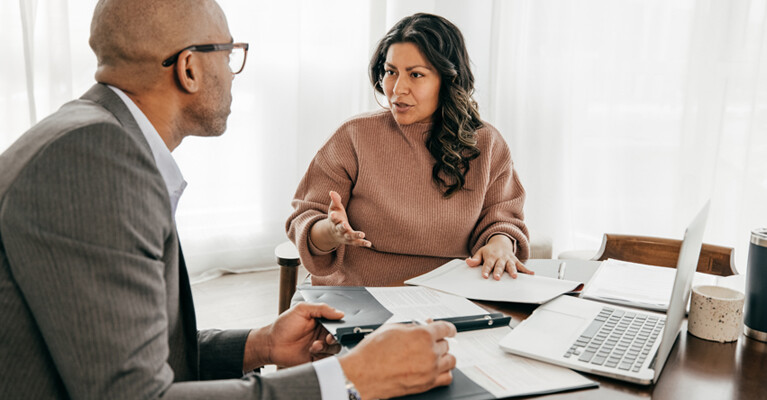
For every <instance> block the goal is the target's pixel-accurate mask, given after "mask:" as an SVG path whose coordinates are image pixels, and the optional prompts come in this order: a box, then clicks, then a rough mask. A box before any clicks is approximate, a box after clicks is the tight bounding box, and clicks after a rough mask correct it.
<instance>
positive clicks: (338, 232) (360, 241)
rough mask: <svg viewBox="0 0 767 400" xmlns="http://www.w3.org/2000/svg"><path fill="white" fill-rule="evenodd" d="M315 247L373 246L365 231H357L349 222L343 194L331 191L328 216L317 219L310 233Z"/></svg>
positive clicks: (324, 249)
mask: <svg viewBox="0 0 767 400" xmlns="http://www.w3.org/2000/svg"><path fill="white" fill-rule="evenodd" d="M309 235H310V236H311V241H312V243H313V244H314V246H315V247H317V248H318V249H320V250H322V251H331V250H333V249H335V248H336V247H338V246H339V245H342V244H345V245H351V246H362V247H371V246H372V243H370V241H369V240H365V233H364V232H361V231H355V230H354V229H352V226H351V225H350V224H349V218H348V216H347V215H346V209H345V208H344V205H343V203H342V202H341V195H339V194H338V193H336V192H335V191H332V190H331V191H330V206H329V207H328V217H327V218H325V219H323V220H320V221H317V222H316V223H315V224H314V225H313V226H312V229H311V231H310V233H309Z"/></svg>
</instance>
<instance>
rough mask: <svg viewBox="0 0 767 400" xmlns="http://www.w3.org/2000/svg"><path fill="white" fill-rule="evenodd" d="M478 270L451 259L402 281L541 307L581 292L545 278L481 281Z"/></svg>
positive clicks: (572, 284)
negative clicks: (539, 305) (557, 298)
mask: <svg viewBox="0 0 767 400" xmlns="http://www.w3.org/2000/svg"><path fill="white" fill-rule="evenodd" d="M478 268H479V267H477V268H471V267H469V266H468V265H467V264H466V262H465V261H463V260H458V259H456V260H452V261H450V262H448V263H446V264H444V265H442V266H441V267H439V268H437V269H435V270H432V271H430V272H427V273H425V274H423V275H420V276H417V277H415V278H413V279H409V280H407V281H405V284H407V285H417V286H425V287H429V288H432V289H436V290H441V291H443V292H448V293H453V294H456V295H459V296H463V297H466V298H468V299H473V300H488V301H507V302H512V303H530V304H543V303H545V302H547V301H549V300H551V299H553V298H555V297H557V296H559V295H561V294H564V293H570V292H573V291H576V290H580V288H582V286H583V284H582V283H581V282H575V281H568V280H564V279H555V278H549V277H546V276H537V275H527V274H517V278H516V279H514V278H512V277H511V276H510V275H509V274H507V273H504V274H503V275H502V276H501V280H500V281H496V280H495V279H493V278H492V277H491V278H487V279H485V278H483V277H482V275H481V274H480V271H479V269H478Z"/></svg>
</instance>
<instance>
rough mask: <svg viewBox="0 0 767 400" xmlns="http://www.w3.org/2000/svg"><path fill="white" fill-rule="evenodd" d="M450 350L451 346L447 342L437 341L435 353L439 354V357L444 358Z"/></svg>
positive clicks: (443, 340)
mask: <svg viewBox="0 0 767 400" xmlns="http://www.w3.org/2000/svg"><path fill="white" fill-rule="evenodd" d="M449 349H450V344H448V342H447V340H445V339H441V340H437V342H436V343H434V352H435V353H437V355H439V356H443V355H445V354H447V351H448V350H449Z"/></svg>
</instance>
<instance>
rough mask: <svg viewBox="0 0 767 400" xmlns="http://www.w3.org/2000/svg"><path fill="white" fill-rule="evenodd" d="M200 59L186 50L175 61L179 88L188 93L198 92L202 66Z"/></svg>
mask: <svg viewBox="0 0 767 400" xmlns="http://www.w3.org/2000/svg"><path fill="white" fill-rule="evenodd" d="M200 61H201V59H200V57H197V56H196V55H195V54H194V52H193V51H191V50H186V51H183V52H181V54H179V56H178V61H176V64H175V67H176V78H178V83H179V85H180V86H181V88H182V89H183V90H185V91H187V92H188V93H196V92H197V91H198V90H200V86H201V81H200V79H201V78H202V65H200Z"/></svg>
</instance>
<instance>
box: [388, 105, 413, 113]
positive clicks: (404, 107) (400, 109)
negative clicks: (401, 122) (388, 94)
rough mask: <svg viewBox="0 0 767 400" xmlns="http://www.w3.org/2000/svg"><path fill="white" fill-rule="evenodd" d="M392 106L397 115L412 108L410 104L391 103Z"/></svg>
mask: <svg viewBox="0 0 767 400" xmlns="http://www.w3.org/2000/svg"><path fill="white" fill-rule="evenodd" d="M392 104H393V105H394V110H395V111H397V112H399V113H404V112H407V111H408V110H410V109H411V108H413V106H411V105H410V104H405V103H392Z"/></svg>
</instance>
